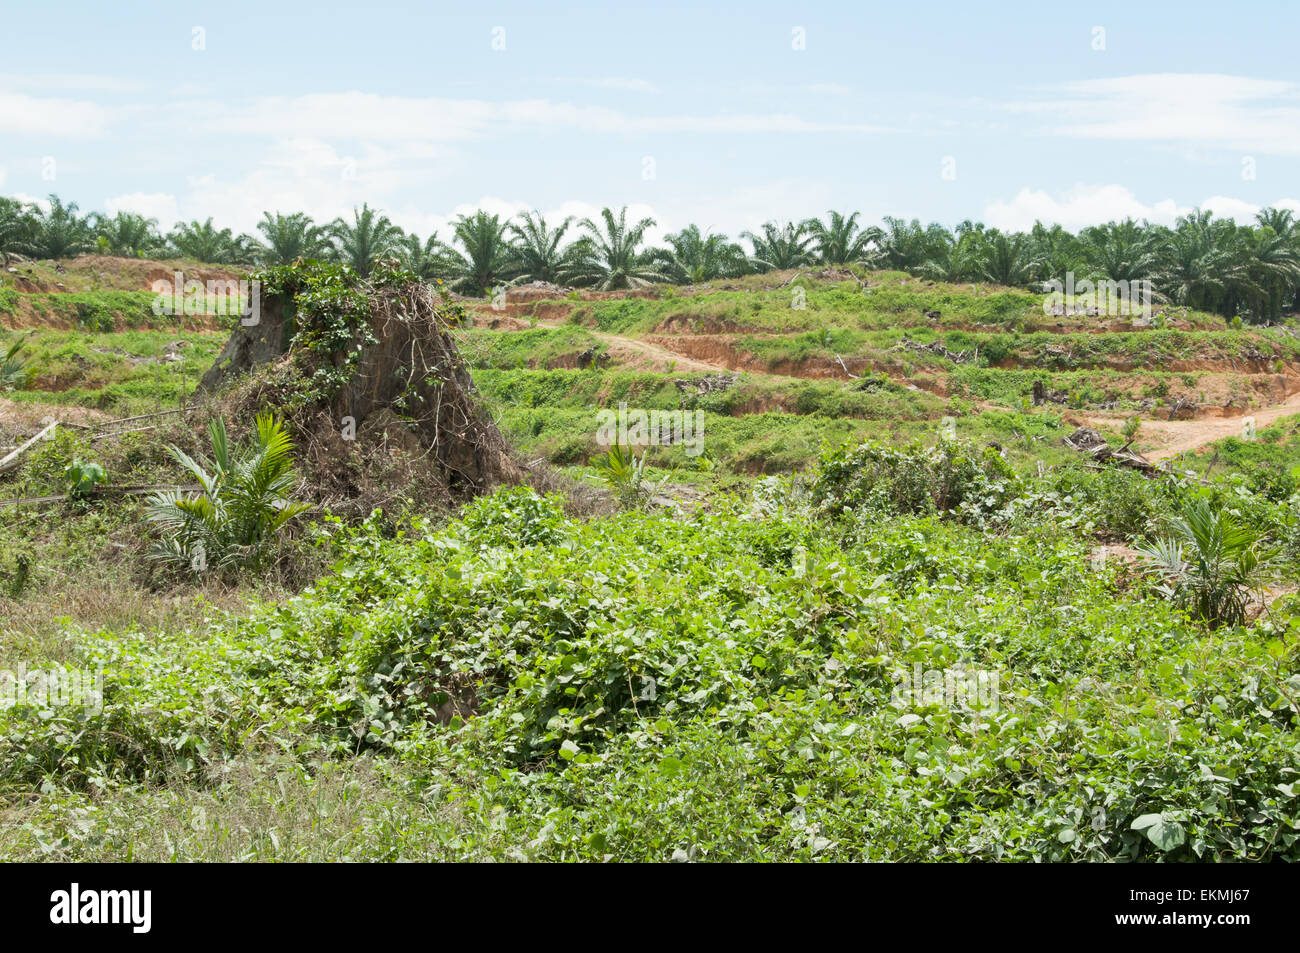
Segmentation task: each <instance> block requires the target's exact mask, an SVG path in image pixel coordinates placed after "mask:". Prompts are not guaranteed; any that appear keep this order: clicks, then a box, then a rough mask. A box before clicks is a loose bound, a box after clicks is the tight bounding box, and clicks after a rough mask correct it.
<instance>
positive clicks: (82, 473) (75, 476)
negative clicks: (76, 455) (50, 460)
mask: <svg viewBox="0 0 1300 953" xmlns="http://www.w3.org/2000/svg"><path fill="white" fill-rule="evenodd" d="M63 476H64V479H65V481H66V485H67V489H68V496H70V497H72V498H73V499H85V498H86V497H88V496H90V494H91V493H93V492H94V490H95V487H96V486H98V485H99V484H100V483H103V482H104V481H105V480H107V479H108V473H107V472H106V471H105V470H104V468H103V467H102V466H100V465H99V464H98V463H86V462H84V461H82V460H81V459H76V460H73V461H72V462H71V463H69V464H68V466H67V469H65V470H64V471H63Z"/></svg>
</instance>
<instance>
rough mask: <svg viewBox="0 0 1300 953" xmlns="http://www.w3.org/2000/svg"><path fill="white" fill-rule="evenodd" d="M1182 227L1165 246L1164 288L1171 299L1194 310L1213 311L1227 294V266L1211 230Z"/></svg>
mask: <svg viewBox="0 0 1300 953" xmlns="http://www.w3.org/2000/svg"><path fill="white" fill-rule="evenodd" d="M1178 225H1179V227H1178V228H1177V229H1176V230H1175V231H1173V232H1172V233H1171V234H1170V235H1169V237H1168V238H1167V240H1166V241H1165V244H1164V251H1163V255H1162V258H1163V262H1162V264H1161V268H1160V276H1159V280H1160V286H1161V289H1162V291H1163V292H1164V293H1165V294H1166V295H1167V296H1168V297H1169V299H1170V300H1171V301H1173V302H1175V303H1176V304H1180V305H1184V306H1186V307H1190V308H1207V309H1208V308H1209V307H1211V306H1212V303H1213V301H1214V299H1215V298H1217V297H1218V296H1219V295H1221V294H1222V293H1223V290H1224V282H1223V278H1222V277H1221V276H1222V274H1223V272H1224V271H1225V270H1226V267H1227V264H1226V262H1225V261H1224V258H1223V254H1222V253H1221V252H1220V251H1219V250H1218V249H1217V248H1216V247H1215V246H1214V241H1213V236H1212V233H1210V232H1209V231H1208V230H1205V229H1200V228H1197V227H1195V226H1190V227H1183V222H1182V220H1180V222H1179V223H1178Z"/></svg>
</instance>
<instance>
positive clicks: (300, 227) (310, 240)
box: [256, 212, 330, 265]
mask: <svg viewBox="0 0 1300 953" xmlns="http://www.w3.org/2000/svg"><path fill="white" fill-rule="evenodd" d="M257 230H258V232H260V233H261V235H262V240H261V241H260V242H259V243H258V245H257V249H256V251H257V257H258V260H259V261H261V262H262V263H263V264H267V265H288V264H290V263H292V262H295V261H297V260H298V259H300V258H301V259H304V260H307V259H312V258H321V257H323V256H325V255H326V254H328V253H329V251H330V241H329V234H328V230H327V229H326V228H324V227H322V226H319V225H316V224H314V223H313V222H312V220H311V218H310V217H309V216H308V215H307V214H306V213H304V212H294V213H293V214H291V215H282V214H281V213H279V212H276V213H274V214H272V213H271V212H263V213H262V220H261V221H260V222H258V223H257Z"/></svg>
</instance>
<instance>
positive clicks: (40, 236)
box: [32, 195, 95, 259]
mask: <svg viewBox="0 0 1300 953" xmlns="http://www.w3.org/2000/svg"><path fill="white" fill-rule="evenodd" d="M79 213H80V209H79V208H78V206H77V203H76V202H69V203H67V204H66V205H65V204H64V203H63V202H62V201H61V200H60V199H59V197H58V196H57V195H51V196H50V207H49V208H48V209H47V210H46V211H44V212H42V213H40V214H39V215H38V217H37V227H36V233H35V236H34V238H33V241H32V244H33V246H34V252H35V254H36V255H37V256H38V257H40V258H53V259H59V258H75V257H76V256H77V255H81V254H84V253H86V252H88V251H90V250H92V249H93V248H94V247H95V229H94V226H93V225H92V224H91V217H90V216H89V215H81V214H79Z"/></svg>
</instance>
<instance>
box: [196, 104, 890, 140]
mask: <svg viewBox="0 0 1300 953" xmlns="http://www.w3.org/2000/svg"><path fill="white" fill-rule="evenodd" d="M186 111H187V112H189V113H190V114H194V113H198V114H202V115H205V116H207V117H208V119H207V122H208V123H209V124H210V125H212V126H213V127H214V128H220V129H222V130H226V131H228V132H232V133H244V134H260V135H267V136H277V137H291V138H300V137H305V138H315V139H322V140H326V139H335V138H338V137H339V136H341V135H345V136H347V137H348V138H352V139H361V140H369V141H377V142H446V141H455V140H462V139H470V138H477V137H480V136H483V135H487V134H490V133H508V132H511V131H517V130H523V129H527V130H530V131H531V130H537V129H541V130H546V129H556V130H559V129H565V130H578V131H582V132H594V133H606V134H621V135H645V134H669V133H706V134H707V133H719V134H754V133H846V132H847V133H872V132H880V131H882V130H881V127H878V126H873V125H868V124H863V123H844V122H821V121H818V120H813V119H805V118H804V117H802V116H795V115H791V114H788V113H737V114H724V115H682V114H679V115H667V116H638V115H630V114H627V113H624V112H620V111H619V110H615V109H609V108H607V107H604V106H583V105H576V104H574V103H566V102H553V101H551V100H548V99H529V100H510V101H505V102H500V103H493V102H488V101H486V100H477V99H439V98H424V99H413V98H409V97H401V96H379V95H376V94H373V93H361V92H348V93H320V94H311V95H307V96H298V97H293V98H289V97H266V98H263V99H259V100H256V101H255V102H253V103H251V104H249V105H246V106H241V107H225V106H220V105H215V104H198V105H197V106H195V105H187V106H186Z"/></svg>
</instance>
